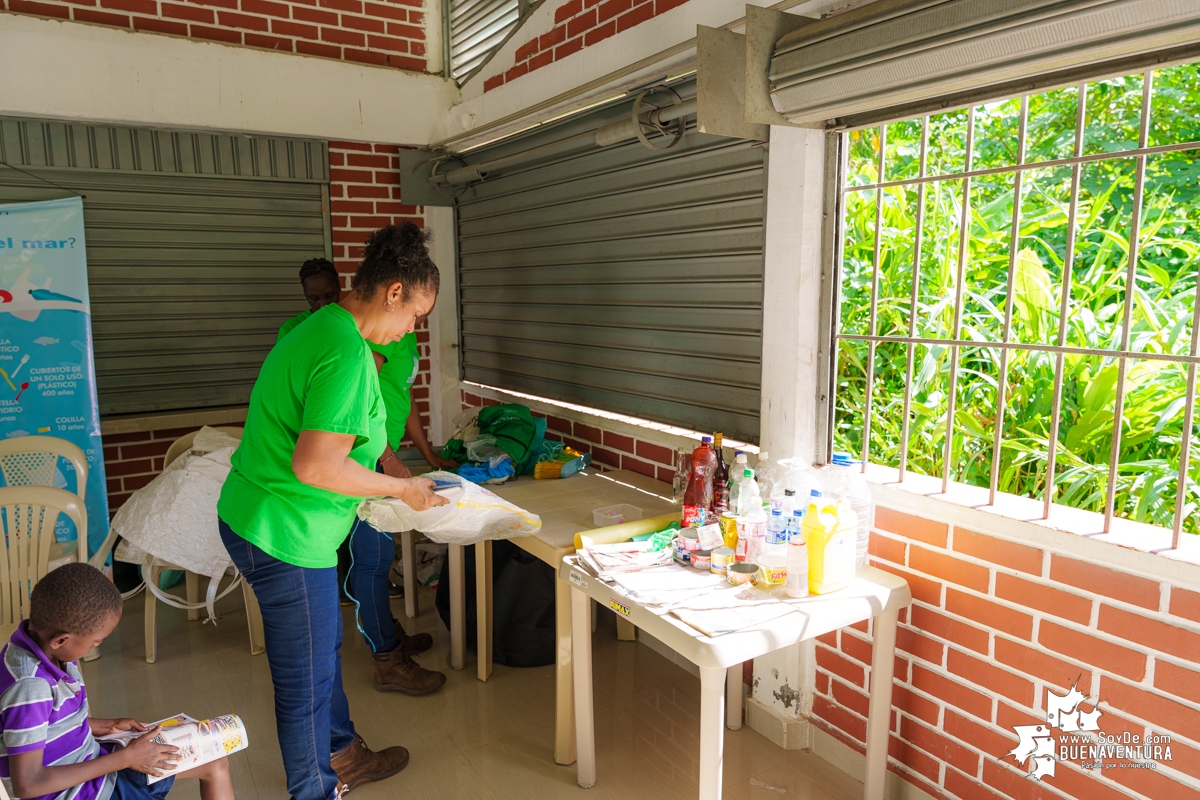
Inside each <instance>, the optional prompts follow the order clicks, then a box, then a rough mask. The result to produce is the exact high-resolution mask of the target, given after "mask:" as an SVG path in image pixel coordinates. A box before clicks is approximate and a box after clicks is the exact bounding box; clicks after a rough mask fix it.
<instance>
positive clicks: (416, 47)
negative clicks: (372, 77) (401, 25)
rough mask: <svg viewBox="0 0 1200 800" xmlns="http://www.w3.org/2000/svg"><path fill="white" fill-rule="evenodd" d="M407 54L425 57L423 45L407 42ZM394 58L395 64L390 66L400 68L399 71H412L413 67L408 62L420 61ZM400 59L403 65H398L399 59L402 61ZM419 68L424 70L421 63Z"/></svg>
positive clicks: (399, 57)
mask: <svg viewBox="0 0 1200 800" xmlns="http://www.w3.org/2000/svg"><path fill="white" fill-rule="evenodd" d="M388 27H391V26H390V25H389V26H388ZM408 52H410V53H412V54H413V55H414V56H423V55H425V43H424V42H409V43H408ZM395 58H396V59H397V60H396V63H395V64H392V66H394V67H400V68H401V69H413V68H414V67H412V66H411V64H410V63H409V62H417V61H420V59H418V58H404V56H396V57H395ZM402 58H404V62H405V63H404V64H401V63H400V59H402ZM420 68H421V69H424V68H425V66H424V63H423V62H422V64H421V67H420Z"/></svg>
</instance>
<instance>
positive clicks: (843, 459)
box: [833, 453, 862, 467]
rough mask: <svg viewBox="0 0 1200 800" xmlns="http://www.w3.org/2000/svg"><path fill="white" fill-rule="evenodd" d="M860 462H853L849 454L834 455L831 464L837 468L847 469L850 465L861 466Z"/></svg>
mask: <svg viewBox="0 0 1200 800" xmlns="http://www.w3.org/2000/svg"><path fill="white" fill-rule="evenodd" d="M861 463H862V462H861V461H855V460H854V459H853V458H851V457H850V454H849V453H834V454H833V464H834V466H838V467H848V466H850V465H851V464H861Z"/></svg>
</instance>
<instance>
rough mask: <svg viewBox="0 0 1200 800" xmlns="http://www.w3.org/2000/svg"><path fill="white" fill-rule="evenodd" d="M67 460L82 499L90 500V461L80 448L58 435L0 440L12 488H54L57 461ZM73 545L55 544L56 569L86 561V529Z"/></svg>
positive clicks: (1, 463)
mask: <svg viewBox="0 0 1200 800" xmlns="http://www.w3.org/2000/svg"><path fill="white" fill-rule="evenodd" d="M59 458H64V459H66V460H67V461H68V462H69V463H70V464H71V466H72V467H74V468H75V477H76V479H77V480H76V484H77V486H78V490H77V491H76V492H75V494H77V495H79V499H80V500H86V499H87V479H88V462H87V457H86V456H85V455H84V454H83V450H81V449H80V448H79V447H78V445H75V444H74V443H72V442H68V441H67V440H66V439H59V438H58V437H56V436H17V437H15V438H13V439H0V474H2V475H3V476H4V483H5V485H7V486H9V487H18V486H46V487H51V488H53V486H54V472H55V470H56V469H58V459H59ZM76 530H77V531H79V536H78V538H77V539H76V540H75V541H74V542H64V543H62V544H60V543H58V542H52V543H51V545H50V563H51V564H52V565H53V566H55V567H57V566H61V565H62V564H65V563H67V562H69V561H87V529H86V528H83V529H79V528H76Z"/></svg>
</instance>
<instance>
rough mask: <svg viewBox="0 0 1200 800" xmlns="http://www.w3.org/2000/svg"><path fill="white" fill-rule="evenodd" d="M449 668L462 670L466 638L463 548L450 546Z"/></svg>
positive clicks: (458, 545)
mask: <svg viewBox="0 0 1200 800" xmlns="http://www.w3.org/2000/svg"><path fill="white" fill-rule="evenodd" d="M448 561H449V565H450V576H449V577H450V667H451V669H462V668H463V666H464V662H463V651H464V650H465V649H466V647H465V645H466V637H467V587H466V570H465V568H464V566H463V546H462V545H460V544H452V545H450V552H449V559H448Z"/></svg>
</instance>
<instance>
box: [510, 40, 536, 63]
mask: <svg viewBox="0 0 1200 800" xmlns="http://www.w3.org/2000/svg"><path fill="white" fill-rule="evenodd" d="M539 49H540V48H539V47H538V40H537V39H530V40H529V41H528V42H526V43H525V44H523V45H521V46H520V47H518V48H517V52H516V54H515V56H514V58H515V59H516V60H517V61H525V60H526V59H528V58H531V57H533V56H535V55H537V52H538V50H539Z"/></svg>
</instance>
